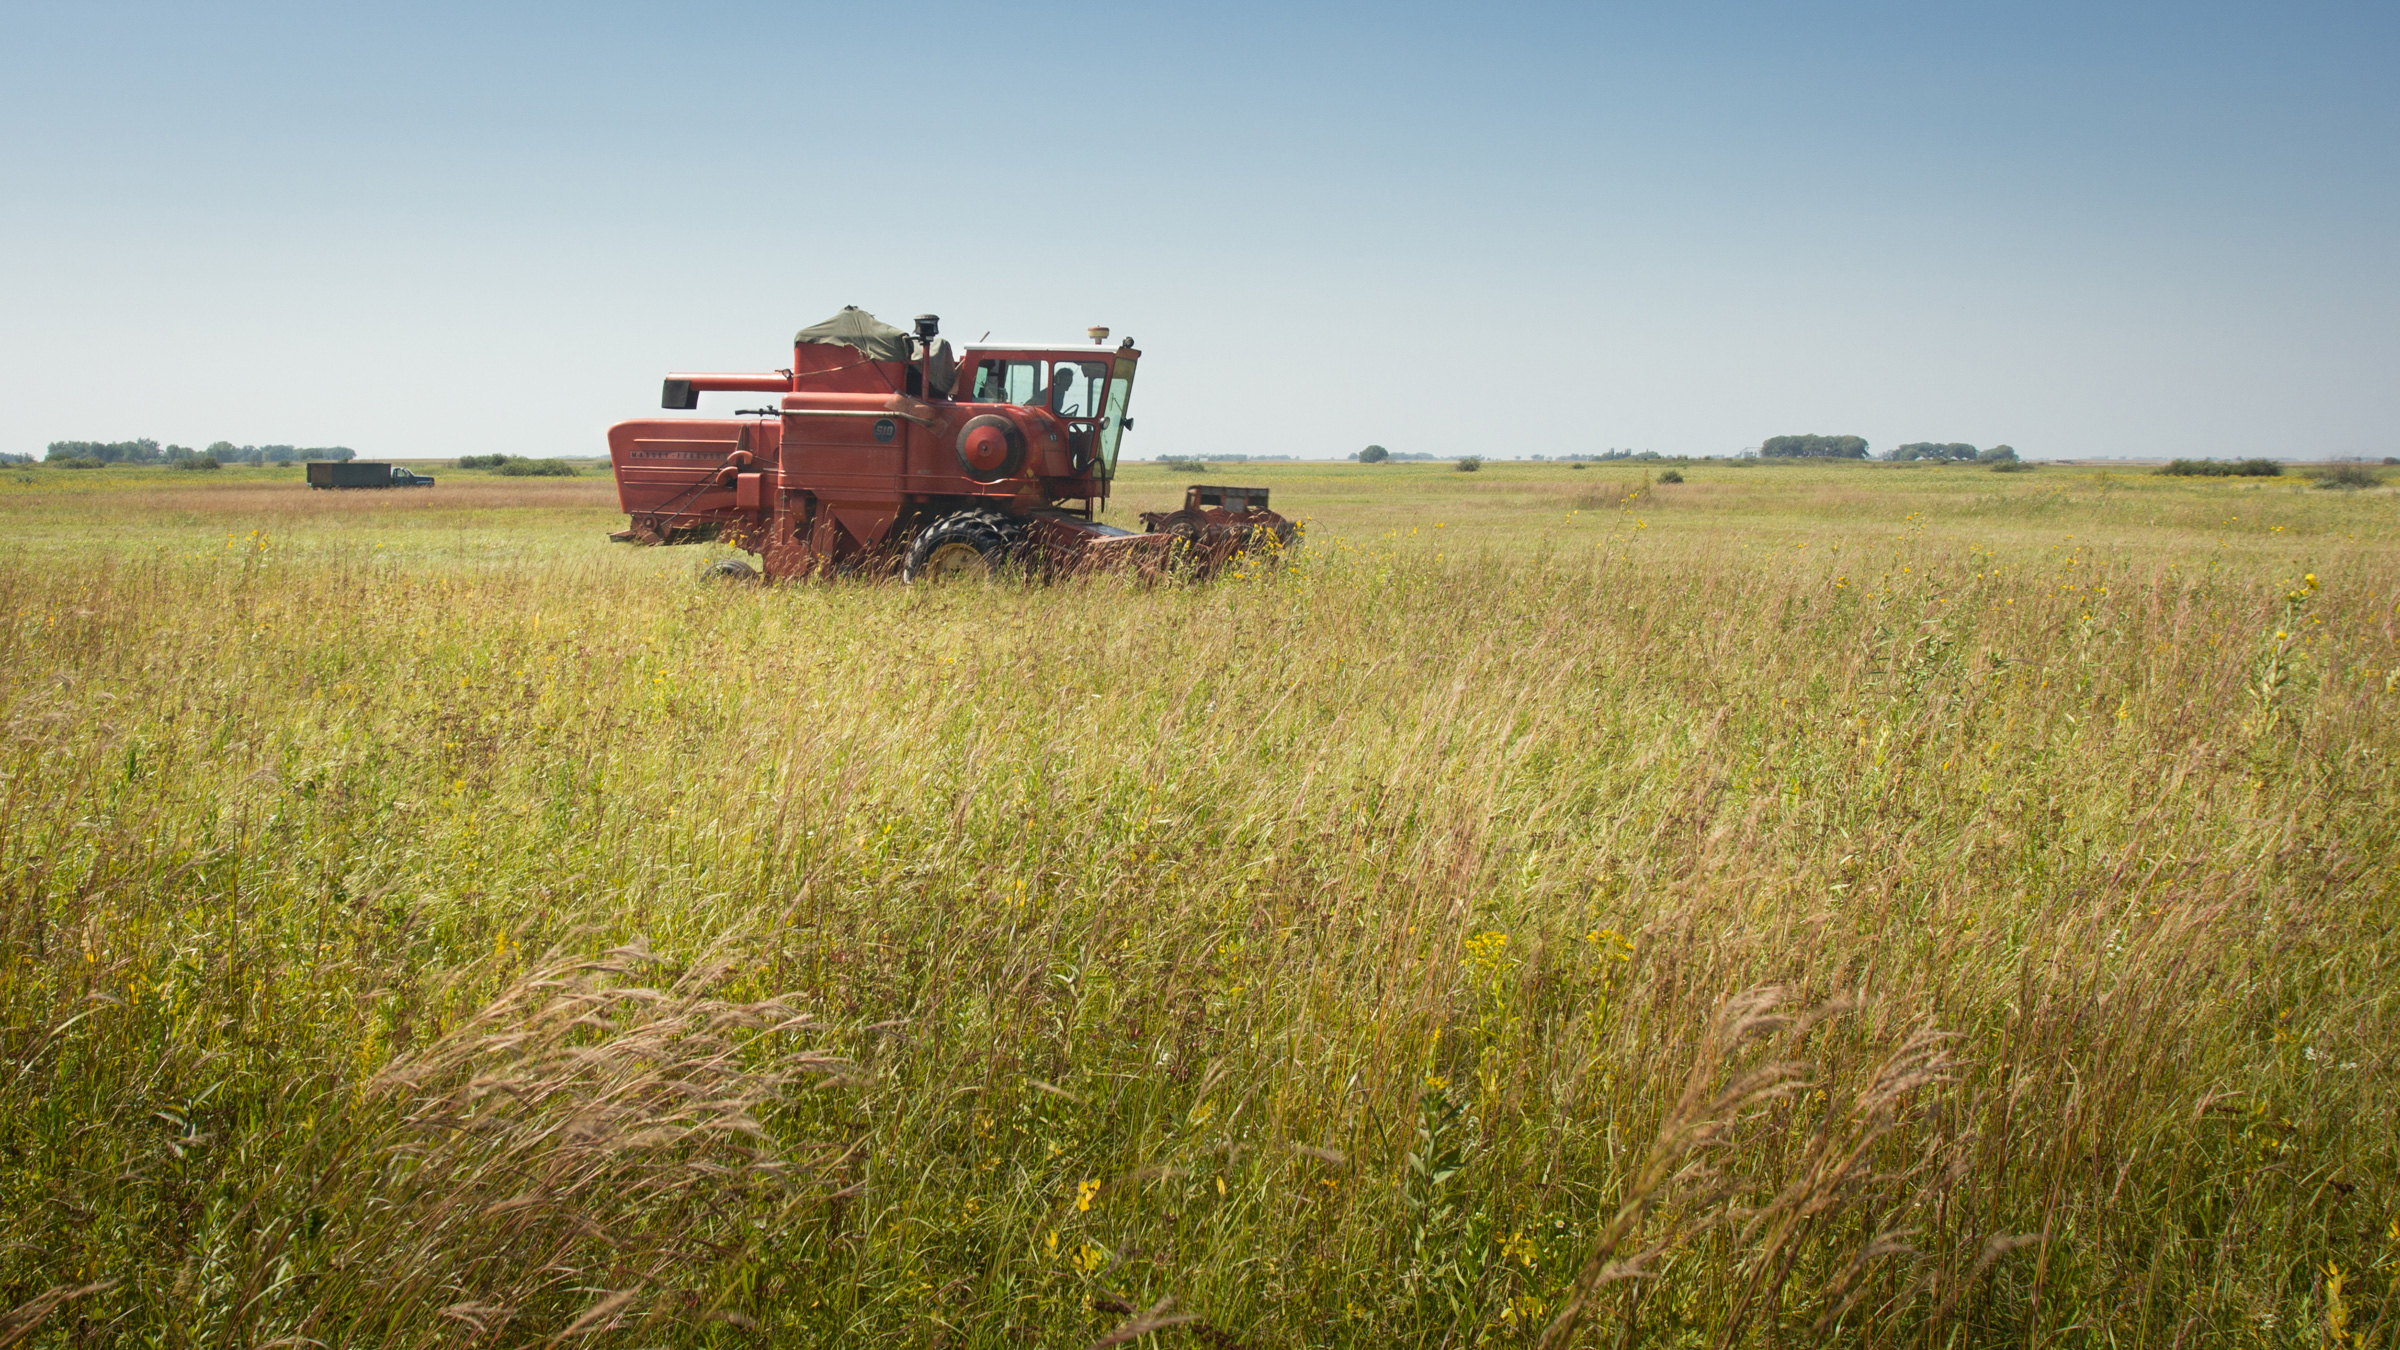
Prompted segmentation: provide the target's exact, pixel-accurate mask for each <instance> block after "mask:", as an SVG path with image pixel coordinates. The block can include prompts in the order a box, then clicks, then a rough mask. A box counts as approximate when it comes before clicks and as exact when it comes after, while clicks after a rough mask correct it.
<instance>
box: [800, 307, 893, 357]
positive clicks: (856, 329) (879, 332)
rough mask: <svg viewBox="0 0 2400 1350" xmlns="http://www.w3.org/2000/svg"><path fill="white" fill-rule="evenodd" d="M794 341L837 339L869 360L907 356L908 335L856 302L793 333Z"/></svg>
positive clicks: (833, 340)
mask: <svg viewBox="0 0 2400 1350" xmlns="http://www.w3.org/2000/svg"><path fill="white" fill-rule="evenodd" d="M792 341H794V342H838V343H840V344H841V345H842V346H845V347H855V348H857V349H858V350H859V352H860V354H862V355H864V356H865V357H866V358H867V359H868V360H870V361H905V360H907V359H908V334H906V333H904V332H901V331H900V330H899V329H897V328H894V327H892V326H891V325H890V324H888V323H885V322H884V321H883V320H881V319H878V318H876V317H875V316H874V315H872V314H869V313H868V312H866V311H865V310H863V309H860V308H859V307H858V306H856V305H844V306H842V312H841V313H839V314H836V315H834V316H833V317H832V318H830V319H827V320H826V321H825V322H823V323H812V324H810V325H809V326H808V327H806V328H803V329H801V330H800V331H799V332H798V333H796V334H794V335H793V336H792Z"/></svg>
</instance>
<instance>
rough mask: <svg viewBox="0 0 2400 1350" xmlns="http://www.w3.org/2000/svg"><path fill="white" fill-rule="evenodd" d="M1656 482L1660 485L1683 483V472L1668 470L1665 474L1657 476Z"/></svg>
mask: <svg viewBox="0 0 2400 1350" xmlns="http://www.w3.org/2000/svg"><path fill="white" fill-rule="evenodd" d="M1658 481H1660V482H1662V483H1680V482H1682V481H1683V471H1682V470H1680V469H1669V470H1667V471H1666V472H1665V473H1662V474H1660V475H1659V476H1658Z"/></svg>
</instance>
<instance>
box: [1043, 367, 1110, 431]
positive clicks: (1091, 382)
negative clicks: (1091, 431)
mask: <svg viewBox="0 0 2400 1350" xmlns="http://www.w3.org/2000/svg"><path fill="white" fill-rule="evenodd" d="M1107 386H1108V363H1107V362H1106V361H1060V362H1058V363H1057V364H1056V365H1053V366H1052V367H1051V368H1050V411H1052V412H1054V413H1057V414H1058V415H1059V416H1061V417H1065V418H1070V419H1073V418H1091V417H1098V416H1099V415H1100V394H1101V391H1102V390H1104V389H1105V388H1107Z"/></svg>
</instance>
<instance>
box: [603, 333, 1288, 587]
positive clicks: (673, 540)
mask: <svg viewBox="0 0 2400 1350" xmlns="http://www.w3.org/2000/svg"><path fill="white" fill-rule="evenodd" d="M938 334H939V321H938V320H937V319H936V318H935V317H934V316H933V315H931V314H921V315H919V316H917V321H916V332H915V333H914V334H913V335H912V334H909V333H904V332H902V331H900V330H899V329H897V328H894V327H892V326H890V325H889V324H886V323H883V322H882V321H880V320H878V319H877V318H876V317H875V316H874V315H872V314H869V313H867V312H866V311H864V310H860V309H856V308H848V309H844V310H843V311H842V312H841V313H839V314H836V315H834V316H833V317H832V318H830V319H827V320H826V321H825V322H823V323H820V324H817V325H815V326H814V327H810V328H804V329H801V330H800V332H799V334H798V335H797V336H796V337H795V338H794V339H793V341H792V365H791V368H790V369H788V370H778V371H772V372H768V373H764V374H755V375H752V374H677V375H670V376H668V377H667V382H666V391H665V396H664V398H663V399H662V400H661V401H662V402H663V404H664V405H665V406H666V407H668V408H671V409H677V410H682V411H689V410H691V409H694V408H697V407H698V406H699V399H700V395H701V394H702V393H703V392H705V391H710V390H719V391H727V390H730V391H741V392H754V393H761V394H776V395H780V396H781V398H780V399H779V401H778V403H777V406H774V407H767V408H756V409H750V410H746V411H743V412H740V413H737V414H735V415H734V416H733V417H731V418H694V417H675V418H651V419H646V420H643V421H636V422H619V423H617V424H616V425H615V426H613V427H610V428H609V429H608V455H609V462H610V464H611V465H612V466H613V467H614V469H615V471H616V477H617V501H618V503H619V505H621V506H622V507H623V508H624V510H625V513H626V515H627V516H629V517H631V520H630V522H629V524H628V527H627V528H626V529H624V530H622V531H620V532H618V533H617V534H615V535H613V536H611V537H612V538H615V539H619V540H623V541H627V542H634V543H645V544H677V543H691V542H696V541H699V540H702V539H722V540H726V541H728V542H731V543H734V544H737V545H739V546H740V547H742V548H744V549H747V550H748V551H750V552H752V553H755V554H758V555H759V556H760V559H761V561H762V562H763V563H764V566H765V570H766V574H767V575H768V576H769V577H802V576H810V575H814V574H823V573H831V572H837V571H854V570H874V569H886V568H890V567H892V566H894V565H897V566H898V568H899V571H900V574H901V577H902V578H903V579H904V580H907V581H912V582H913V581H915V580H917V579H918V578H920V577H941V576H950V575H958V574H989V573H991V572H993V571H995V570H997V569H1000V568H1002V567H1007V566H1022V567H1025V568H1027V569H1029V570H1036V571H1042V572H1060V571H1071V570H1075V569H1079V568H1086V567H1095V566H1132V567H1136V568H1139V569H1142V570H1144V571H1157V570H1168V569H1171V568H1176V567H1187V568H1190V569H1192V570H1195V571H1200V572H1206V571H1209V570H1212V569H1214V568H1216V567H1219V566H1221V565H1223V564H1224V563H1225V562H1226V561H1227V560H1228V559H1230V558H1231V557H1233V556H1234V555H1235V554H1237V553H1239V552H1241V551H1242V550H1244V549H1246V548H1261V547H1288V546H1289V545H1291V544H1293V543H1294V542H1296V540H1297V533H1296V531H1295V530H1294V529H1293V527H1292V526H1291V524H1290V523H1289V522H1287V521H1286V520H1284V518H1283V517H1281V516H1279V515H1277V514H1275V513H1274V512H1273V511H1270V510H1268V509H1267V491H1266V489H1264V488H1234V487H1205V486H1196V487H1193V488H1190V489H1189V490H1187V491H1186V492H1185V494H1184V504H1183V507H1182V509H1180V510H1177V511H1169V512H1148V513H1145V514H1144V515H1143V516H1142V518H1141V519H1142V526H1143V529H1144V531H1145V533H1142V534H1135V533H1132V532H1131V531H1127V530H1121V529H1117V528H1115V527H1113V526H1109V525H1103V524H1101V523H1100V522H1099V521H1098V520H1097V519H1096V513H1097V511H1098V508H1099V506H1100V504H1101V503H1103V502H1106V501H1107V500H1108V489H1109V483H1110V480H1111V479H1113V478H1114V477H1115V476H1116V468H1117V445H1118V442H1119V440H1120V439H1122V437H1123V436H1124V434H1125V430H1126V429H1127V428H1128V427H1131V426H1132V425H1133V419H1132V418H1130V417H1128V416H1126V415H1125V408H1126V404H1127V402H1128V401H1129V400H1130V398H1131V397H1132V394H1133V375H1134V369H1135V367H1136V366H1138V365H1139V364H1140V363H1141V358H1142V354H1141V353H1140V352H1139V351H1137V350H1135V348H1134V345H1133V339H1131V338H1126V339H1125V340H1124V341H1122V342H1120V343H1119V344H1117V346H1116V347H1114V348H1113V349H1112V348H1107V347H1104V346H1102V345H1101V344H1103V343H1105V342H1106V341H1107V339H1108V330H1107V329H1105V328H1094V329H1092V330H1090V337H1091V340H1092V344H1093V345H1092V346H1076V345H1073V344H1061V345H1051V346H1024V345H1016V344H1007V345H984V344H980V343H979V344H977V345H976V346H973V347H969V348H967V349H966V350H965V352H964V353H963V354H959V355H955V356H954V355H953V354H952V352H951V349H950V344H949V342H947V341H946V340H944V339H942V338H941V337H940V336H939V335H938ZM1095 348H1097V350H1095ZM734 566H735V568H736V570H740V565H739V564H735V565H734Z"/></svg>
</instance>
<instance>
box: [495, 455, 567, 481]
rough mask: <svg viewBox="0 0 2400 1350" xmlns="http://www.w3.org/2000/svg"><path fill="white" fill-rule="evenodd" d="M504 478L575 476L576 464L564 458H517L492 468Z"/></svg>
mask: <svg viewBox="0 0 2400 1350" xmlns="http://www.w3.org/2000/svg"><path fill="white" fill-rule="evenodd" d="M492 472H493V473H495V474H498V475H499V476H501V477H502V478H573V477H574V476H575V466H574V465H572V464H569V463H568V462H566V461H565V460H563V459H516V458H511V459H510V460H509V461H508V462H507V463H506V464H502V465H500V466H499V467H497V468H495V469H493V470H492Z"/></svg>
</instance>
